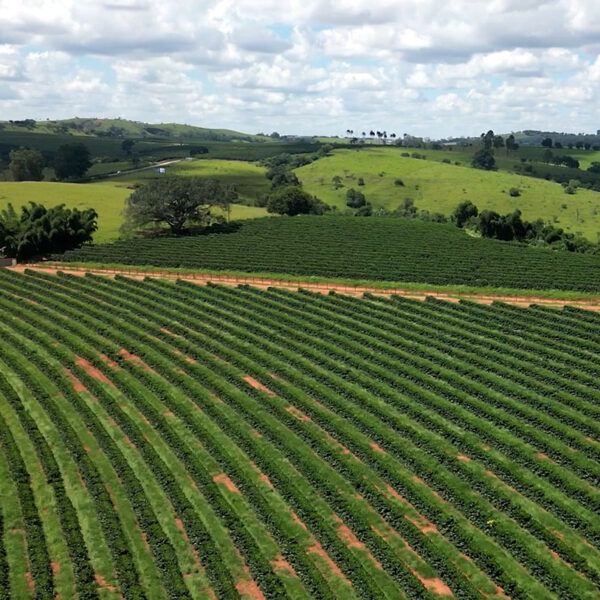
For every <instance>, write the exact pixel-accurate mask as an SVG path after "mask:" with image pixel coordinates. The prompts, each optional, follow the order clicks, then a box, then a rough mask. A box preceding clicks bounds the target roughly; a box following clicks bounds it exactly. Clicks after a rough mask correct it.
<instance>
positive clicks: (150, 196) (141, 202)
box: [123, 177, 238, 235]
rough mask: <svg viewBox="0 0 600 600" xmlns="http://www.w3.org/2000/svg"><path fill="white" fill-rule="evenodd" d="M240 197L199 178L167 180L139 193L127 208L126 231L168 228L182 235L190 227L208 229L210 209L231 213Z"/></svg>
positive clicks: (129, 200)
mask: <svg viewBox="0 0 600 600" xmlns="http://www.w3.org/2000/svg"><path fill="white" fill-rule="evenodd" d="M237 197H238V195H237V193H236V191H235V190H234V188H233V187H232V186H227V185H224V184H222V183H219V182H218V181H213V180H211V179H202V178H199V177H167V178H164V179H157V180H155V181H151V182H149V183H147V184H146V185H144V186H143V187H141V188H139V189H137V190H136V191H135V192H134V193H133V194H131V196H130V197H129V199H128V201H127V206H126V207H125V222H124V224H123V228H124V229H126V230H127V229H135V228H137V227H143V226H146V225H149V224H152V223H154V224H156V225H161V224H166V225H168V226H169V227H170V228H171V232H172V233H174V234H176V235H179V234H181V233H183V231H184V230H185V228H186V227H188V226H191V225H199V226H206V225H208V224H209V223H210V222H211V220H212V218H213V215H212V214H211V208H213V207H220V208H222V209H223V210H224V211H228V210H229V206H230V204H231V203H232V202H233V201H235V200H236V199H237Z"/></svg>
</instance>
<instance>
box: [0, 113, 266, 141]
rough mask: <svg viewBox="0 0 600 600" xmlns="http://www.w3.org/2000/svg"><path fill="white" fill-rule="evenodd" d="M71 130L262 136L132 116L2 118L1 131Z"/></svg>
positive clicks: (152, 135)
mask: <svg viewBox="0 0 600 600" xmlns="http://www.w3.org/2000/svg"><path fill="white" fill-rule="evenodd" d="M1 131H6V132H31V133H43V134H71V135H80V136H95V137H108V138H163V139H185V138H193V139H196V140H212V141H228V140H232V141H233V140H237V141H241V140H243V141H255V140H258V139H259V138H258V136H255V135H249V134H246V133H241V132H239V131H232V130H229V129H208V128H206V127H196V126H194V125H185V124H180V123H142V122H140V121H130V120H128V119H106V118H80V117H76V118H73V119H62V120H46V121H33V120H31V119H26V120H23V121H0V132H1Z"/></svg>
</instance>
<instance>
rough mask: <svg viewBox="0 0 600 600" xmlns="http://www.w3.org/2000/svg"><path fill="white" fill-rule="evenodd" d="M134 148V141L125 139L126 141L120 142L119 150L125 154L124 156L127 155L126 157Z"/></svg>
mask: <svg viewBox="0 0 600 600" xmlns="http://www.w3.org/2000/svg"><path fill="white" fill-rule="evenodd" d="M134 146H135V140H130V139H127V140H123V141H122V142H121V150H123V152H125V154H127V156H131V153H132V151H133V147H134Z"/></svg>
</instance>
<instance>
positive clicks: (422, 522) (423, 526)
mask: <svg viewBox="0 0 600 600" xmlns="http://www.w3.org/2000/svg"><path fill="white" fill-rule="evenodd" d="M404 518H405V519H406V520H407V521H408V522H409V523H412V524H413V525H414V526H415V527H417V528H418V529H419V531H420V532H421V533H424V534H427V533H439V531H438V528H437V527H436V526H435V525H434V524H433V523H432V522H431V521H428V520H427V519H426V518H425V517H420V518H419V519H413V518H412V517H410V516H408V515H404Z"/></svg>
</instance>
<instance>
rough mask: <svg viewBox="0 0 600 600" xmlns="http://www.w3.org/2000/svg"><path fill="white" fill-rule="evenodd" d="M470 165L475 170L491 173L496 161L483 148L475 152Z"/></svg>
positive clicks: (486, 149)
mask: <svg viewBox="0 0 600 600" xmlns="http://www.w3.org/2000/svg"><path fill="white" fill-rule="evenodd" d="M472 164H473V166H474V167H475V168H476V169H484V170H486V171H493V170H494V169H495V168H496V159H495V158H494V154H493V153H492V151H491V150H490V149H488V148H483V149H481V150H478V151H477V152H475V154H474V155H473V162H472Z"/></svg>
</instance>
